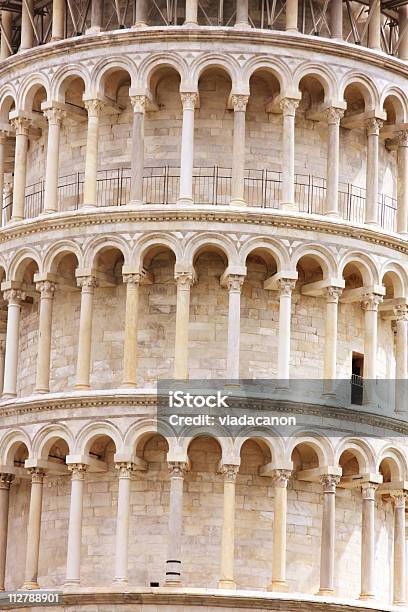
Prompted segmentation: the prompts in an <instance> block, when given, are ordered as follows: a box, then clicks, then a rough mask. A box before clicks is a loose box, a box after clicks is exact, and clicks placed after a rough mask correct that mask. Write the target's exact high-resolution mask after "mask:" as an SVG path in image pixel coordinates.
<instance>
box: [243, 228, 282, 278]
mask: <svg viewBox="0 0 408 612" xmlns="http://www.w3.org/2000/svg"><path fill="white" fill-rule="evenodd" d="M255 250H260V251H261V250H264V251H265V252H266V253H270V254H271V255H272V257H273V258H274V259H275V261H276V264H277V268H278V270H277V271H278V272H281V271H282V270H286V271H287V270H289V269H290V268H291V263H290V257H289V253H288V251H287V249H286V248H285V247H284V245H283V244H281V242H279V241H278V240H274V239H271V238H268V237H260V238H258V237H257V238H250V239H249V240H247V241H246V242H245V243H244V244H243V245H242V247H241V248H240V249H239V264H240V265H241V266H245V262H246V260H247V258H248V256H249V255H250V254H251V253H252V252H253V251H255Z"/></svg>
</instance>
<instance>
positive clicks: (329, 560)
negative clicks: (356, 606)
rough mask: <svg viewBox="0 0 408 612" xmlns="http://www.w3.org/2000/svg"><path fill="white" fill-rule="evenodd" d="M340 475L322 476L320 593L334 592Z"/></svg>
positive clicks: (330, 593) (331, 593) (329, 593)
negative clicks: (336, 522)
mask: <svg viewBox="0 0 408 612" xmlns="http://www.w3.org/2000/svg"><path fill="white" fill-rule="evenodd" d="M339 480H340V479H339V477H338V476H332V475H330V474H325V475H323V476H321V483H322V485H323V514H322V540H321V549H320V589H319V595H333V593H334V544H335V532H336V530H335V521H336V510H335V508H336V484H338V482H339Z"/></svg>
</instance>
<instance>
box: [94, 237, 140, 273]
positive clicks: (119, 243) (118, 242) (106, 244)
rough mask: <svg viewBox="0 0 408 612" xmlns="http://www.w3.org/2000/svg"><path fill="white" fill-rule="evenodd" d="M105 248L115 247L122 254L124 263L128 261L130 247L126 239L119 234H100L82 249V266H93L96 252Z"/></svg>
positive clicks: (126, 263)
mask: <svg viewBox="0 0 408 612" xmlns="http://www.w3.org/2000/svg"><path fill="white" fill-rule="evenodd" d="M107 248H112V249H117V250H118V251H120V252H121V253H122V255H123V259H124V262H125V265H128V264H129V263H130V259H131V256H130V248H129V246H128V243H127V242H126V240H124V239H122V238H121V237H120V236H115V235H112V236H102V237H99V236H98V237H97V238H95V239H93V240H91V241H90V242H89V243H88V244H87V246H86V247H85V251H84V266H85V267H86V268H88V267H89V268H92V267H93V266H95V262H96V260H97V257H98V254H99V253H100V252H101V251H102V250H105V249H107Z"/></svg>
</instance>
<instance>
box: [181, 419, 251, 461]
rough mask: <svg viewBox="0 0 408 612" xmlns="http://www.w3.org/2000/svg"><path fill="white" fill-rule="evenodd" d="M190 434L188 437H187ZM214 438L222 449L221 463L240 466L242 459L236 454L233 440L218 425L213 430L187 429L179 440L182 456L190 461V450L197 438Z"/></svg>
mask: <svg viewBox="0 0 408 612" xmlns="http://www.w3.org/2000/svg"><path fill="white" fill-rule="evenodd" d="M187 433H188V435H187ZM203 437H206V438H213V439H214V440H216V442H218V444H219V446H220V449H221V462H222V463H224V464H228V463H232V464H239V462H240V458H239V454H238V456H237V455H236V453H235V452H234V444H233V441H232V438H231V437H230V436H229V435H228V432H227V431H225V430H224V429H223V428H222V427H221V426H219V425H217V426H215V427H213V428H211V429H206V428H201V427H200V428H197V429H196V430H195V429H194V427H189V428H186V430H185V431H184V432H183V436H182V437H180V438H179V447H180V455H181V456H184V457H185V458H186V459H185V460H188V449H189V447H190V445H191V443H192V442H193V441H194V440H196V439H197V438H203Z"/></svg>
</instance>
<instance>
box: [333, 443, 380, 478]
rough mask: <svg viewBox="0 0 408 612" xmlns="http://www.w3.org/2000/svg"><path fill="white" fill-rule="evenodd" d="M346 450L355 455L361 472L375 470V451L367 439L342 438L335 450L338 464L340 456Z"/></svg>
mask: <svg viewBox="0 0 408 612" xmlns="http://www.w3.org/2000/svg"><path fill="white" fill-rule="evenodd" d="M346 451H349V452H350V453H351V454H353V455H354V456H355V458H356V460H357V462H358V466H359V473H360V474H366V473H372V472H375V469H376V464H375V451H374V449H373V448H372V447H371V445H370V444H369V443H368V442H367V441H366V440H362V439H361V438H350V437H346V438H342V439H341V440H340V441H339V444H338V445H337V447H336V451H335V462H336V463H335V464H336V465H339V462H340V457H341V455H342V454H343V453H344V452H346Z"/></svg>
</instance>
